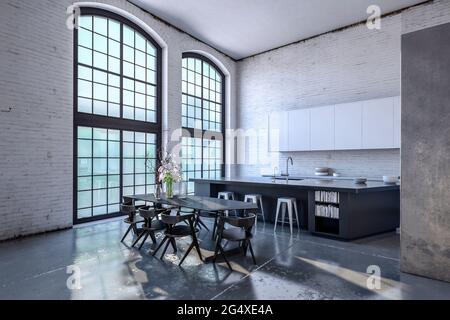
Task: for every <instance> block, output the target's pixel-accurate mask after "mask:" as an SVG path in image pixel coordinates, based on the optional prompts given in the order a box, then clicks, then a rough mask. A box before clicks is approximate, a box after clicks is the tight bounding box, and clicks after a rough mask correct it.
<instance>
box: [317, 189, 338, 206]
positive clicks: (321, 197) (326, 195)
mask: <svg viewBox="0 0 450 320" xmlns="http://www.w3.org/2000/svg"><path fill="white" fill-rule="evenodd" d="M315 200H316V201H318V202H328V203H335V204H339V192H329V191H316V192H315Z"/></svg>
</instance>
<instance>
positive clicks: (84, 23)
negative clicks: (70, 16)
mask: <svg viewBox="0 0 450 320" xmlns="http://www.w3.org/2000/svg"><path fill="white" fill-rule="evenodd" d="M78 23H79V25H80V27H82V28H85V29H89V30H92V17H91V16H81V17H80V18H79V20H78Z"/></svg>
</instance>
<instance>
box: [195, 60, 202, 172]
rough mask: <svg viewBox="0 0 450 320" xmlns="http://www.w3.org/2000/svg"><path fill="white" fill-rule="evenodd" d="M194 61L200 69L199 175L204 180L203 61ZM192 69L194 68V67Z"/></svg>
mask: <svg viewBox="0 0 450 320" xmlns="http://www.w3.org/2000/svg"><path fill="white" fill-rule="evenodd" d="M196 60H197V61H200V63H201V69H200V77H201V82H200V84H201V90H200V103H201V110H202V112H201V117H200V121H201V128H202V130H201V132H202V135H201V137H200V146H201V153H200V155H201V156H200V158H201V161H202V164H201V173H202V178H204V171H203V168H204V158H203V148H204V146H203V136H204V128H203V113H204V102H203V63H204V62H203V60H199V59H196ZM194 68H195V66H194ZM194 71H195V70H194Z"/></svg>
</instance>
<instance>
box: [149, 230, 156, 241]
mask: <svg viewBox="0 0 450 320" xmlns="http://www.w3.org/2000/svg"><path fill="white" fill-rule="evenodd" d="M149 233H150V238H152V241H153V244H156V237H155V232H154V231H153V230H149Z"/></svg>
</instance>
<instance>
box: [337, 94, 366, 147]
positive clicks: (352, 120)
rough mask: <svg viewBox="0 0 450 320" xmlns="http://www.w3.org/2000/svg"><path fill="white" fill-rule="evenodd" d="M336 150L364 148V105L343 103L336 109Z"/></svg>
mask: <svg viewBox="0 0 450 320" xmlns="http://www.w3.org/2000/svg"><path fill="white" fill-rule="evenodd" d="M334 148H335V150H356V149H361V148H362V103H361V102H353V103H343V104H338V105H336V106H335V107H334Z"/></svg>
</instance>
